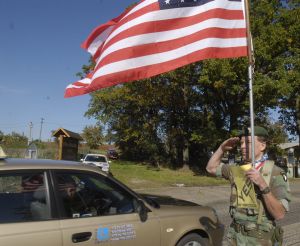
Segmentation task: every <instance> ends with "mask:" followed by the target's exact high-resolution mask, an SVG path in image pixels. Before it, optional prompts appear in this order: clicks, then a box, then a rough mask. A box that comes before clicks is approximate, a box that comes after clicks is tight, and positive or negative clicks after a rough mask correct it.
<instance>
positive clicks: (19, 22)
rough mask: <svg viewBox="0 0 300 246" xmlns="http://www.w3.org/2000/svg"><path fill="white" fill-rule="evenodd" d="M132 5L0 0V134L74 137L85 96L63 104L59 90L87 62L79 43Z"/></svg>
mask: <svg viewBox="0 0 300 246" xmlns="http://www.w3.org/2000/svg"><path fill="white" fill-rule="evenodd" d="M133 2H136V1H134V0H0V131H2V132H4V133H6V134H8V133H11V132H12V131H14V132H17V133H20V134H23V133H24V134H25V135H26V136H28V135H29V123H30V122H32V123H33V129H32V137H33V138H34V139H38V138H39V132H40V122H41V118H44V119H45V120H44V124H43V130H42V139H43V140H47V139H50V138H51V130H56V129H58V128H59V127H64V128H66V129H68V130H71V131H74V132H78V133H80V132H81V131H82V129H83V128H84V127H85V126H86V125H93V124H94V123H95V120H93V119H88V118H86V117H84V113H85V112H86V111H87V109H88V104H89V100H90V96H89V95H84V96H79V97H74V98H68V99H65V98H64V97H63V96H64V90H65V87H66V86H67V85H68V84H69V83H72V82H74V81H76V79H77V77H76V73H77V72H80V71H81V67H82V65H84V64H87V63H88V59H89V55H88V53H87V52H86V51H85V50H83V49H81V47H80V44H81V43H82V42H83V41H84V40H85V39H86V38H87V36H88V35H89V33H90V32H91V31H92V30H93V29H94V28H95V27H96V26H98V25H100V24H102V23H104V22H106V21H108V20H110V19H112V18H114V17H116V16H118V15H119V14H121V13H122V12H123V11H124V10H125V8H126V7H127V6H128V5H130V4H131V3H133Z"/></svg>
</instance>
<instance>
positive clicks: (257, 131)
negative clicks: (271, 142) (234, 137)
mask: <svg viewBox="0 0 300 246" xmlns="http://www.w3.org/2000/svg"><path fill="white" fill-rule="evenodd" d="M250 135H251V128H250V127H248V128H244V129H243V130H242V131H240V132H239V135H238V136H239V137H241V136H250ZM254 136H258V137H265V138H268V136H269V134H268V131H267V130H266V129H265V128H263V127H261V126H255V127H254Z"/></svg>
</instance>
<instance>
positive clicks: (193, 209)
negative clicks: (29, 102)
mask: <svg viewBox="0 0 300 246" xmlns="http://www.w3.org/2000/svg"><path fill="white" fill-rule="evenodd" d="M223 233H224V227H223V225H222V224H221V223H220V222H219V219H218V217H217V214H216V212H215V210H214V209H212V208H211V207H207V206H201V205H198V204H195V203H192V202H188V201H183V200H178V199H174V198H171V197H162V196H155V195H153V196H152V195H149V194H148V195H145V194H144V195H139V194H137V193H135V192H134V191H132V190H131V189H129V188H128V187H126V186H125V185H123V184H122V183H121V182H119V181H118V180H116V179H115V178H113V177H111V176H110V175H108V174H106V173H105V172H102V171H100V170H99V168H96V167H95V166H91V165H83V164H82V163H78V162H70V161H53V160H38V159H35V160H33V159H9V158H5V157H3V156H2V157H1V156H0V245H3V246H16V245H17V246H18V245H32V246H40V245H43V246H74V245H78V246H80V245H82V246H83V245H85V246H92V245H93V246H95V245H101V246H110V245H114V246H187V245H201V246H210V245H214V246H219V245H221V243H222V237H223Z"/></svg>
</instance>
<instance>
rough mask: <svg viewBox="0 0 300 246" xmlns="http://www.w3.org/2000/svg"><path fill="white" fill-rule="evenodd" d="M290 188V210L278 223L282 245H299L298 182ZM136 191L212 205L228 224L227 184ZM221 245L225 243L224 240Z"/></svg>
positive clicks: (299, 191)
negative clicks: (291, 197)
mask: <svg viewBox="0 0 300 246" xmlns="http://www.w3.org/2000/svg"><path fill="white" fill-rule="evenodd" d="M291 190H292V196H293V201H292V203H291V204H290V212H289V213H288V214H287V215H286V217H285V218H284V219H283V220H282V221H280V224H281V225H282V226H283V228H284V242H285V243H284V246H300V183H299V182H297V183H294V184H291ZM137 191H138V192H145V193H153V194H158V195H169V196H173V197H176V198H180V199H184V200H188V201H192V202H195V203H198V204H202V205H208V206H212V207H214V208H215V209H216V210H217V213H218V215H219V217H220V220H221V221H222V223H223V224H224V225H225V226H226V228H227V227H228V225H229V224H230V221H231V220H230V217H229V215H228V207H229V195H230V188H229V186H208V187H171V188H160V189H147V190H137ZM223 245H224V246H226V245H227V244H226V242H225V241H224V244H223Z"/></svg>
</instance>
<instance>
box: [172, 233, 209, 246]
mask: <svg viewBox="0 0 300 246" xmlns="http://www.w3.org/2000/svg"><path fill="white" fill-rule="evenodd" d="M176 246H209V242H208V239H207V238H203V237H201V236H200V235H198V234H196V233H190V234H188V235H186V236H184V237H183V238H181V240H180V241H179V242H178V243H177V244H176Z"/></svg>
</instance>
